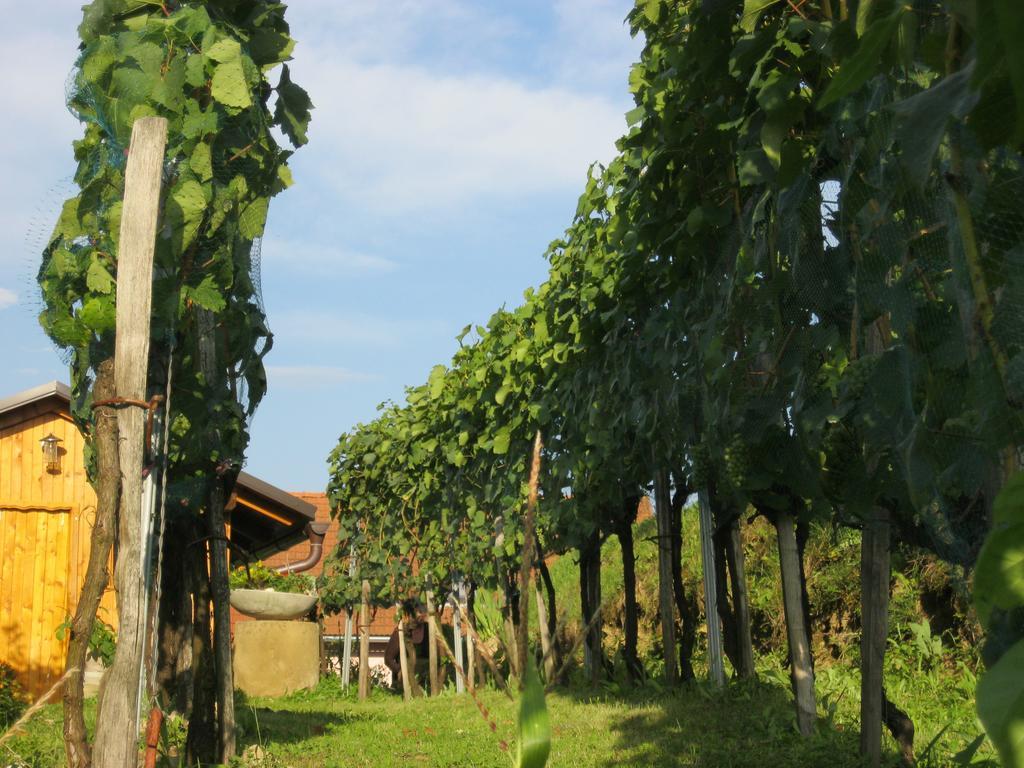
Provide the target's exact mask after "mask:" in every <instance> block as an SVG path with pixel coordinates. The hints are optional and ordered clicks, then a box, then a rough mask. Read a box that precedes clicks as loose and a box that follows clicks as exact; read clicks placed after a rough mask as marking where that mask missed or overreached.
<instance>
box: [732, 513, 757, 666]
mask: <svg viewBox="0 0 1024 768" xmlns="http://www.w3.org/2000/svg"><path fill="white" fill-rule="evenodd" d="M725 552H726V557H727V559H728V561H729V576H730V578H731V586H732V602H733V609H734V610H735V614H736V645H737V650H738V653H737V655H738V661H739V666H738V667H737V670H736V671H737V672H738V673H739V676H740V677H741V678H743V679H750V678H753V677H756V676H757V672H756V671H755V670H754V643H753V641H752V640H751V637H750V594H749V592H748V591H747V563H746V556H745V555H744V552H743V534H742V532H741V530H740V521H739V518H738V517H734V518H733V520H732V522H730V523H729V539H728V541H727V542H726V550H725Z"/></svg>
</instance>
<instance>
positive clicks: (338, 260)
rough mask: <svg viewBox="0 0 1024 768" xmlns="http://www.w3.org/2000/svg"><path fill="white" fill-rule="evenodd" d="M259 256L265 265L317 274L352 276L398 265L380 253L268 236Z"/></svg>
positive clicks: (391, 270)
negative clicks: (261, 256)
mask: <svg viewBox="0 0 1024 768" xmlns="http://www.w3.org/2000/svg"><path fill="white" fill-rule="evenodd" d="M262 255H263V259H264V262H265V263H267V264H274V265H280V266H282V267H284V266H287V267H288V269H290V270H294V269H298V270H301V271H304V272H312V273H316V274H318V275H331V276H335V277H352V276H354V275H361V274H367V273H376V274H381V273H390V272H394V271H395V270H396V269H397V268H398V264H397V263H396V262H394V261H392V260H391V259H386V258H384V257H383V256H375V255H374V254H371V253H363V252H361V251H352V250H348V249H346V248H340V247H338V245H336V244H329V245H324V244H322V243H315V242H311V241H303V240H290V239H282V238H278V237H274V236H273V235H269V236H267V237H266V238H264V240H263V248H262Z"/></svg>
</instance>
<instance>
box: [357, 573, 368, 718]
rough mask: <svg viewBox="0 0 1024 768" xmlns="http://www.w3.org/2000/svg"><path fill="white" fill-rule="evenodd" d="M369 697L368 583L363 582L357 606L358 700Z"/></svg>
mask: <svg viewBox="0 0 1024 768" xmlns="http://www.w3.org/2000/svg"><path fill="white" fill-rule="evenodd" d="M369 695H370V582H369V581H366V580H365V579H364V580H363V595H362V601H361V602H360V605H359V698H360V699H365V698H366V697H367V696H369Z"/></svg>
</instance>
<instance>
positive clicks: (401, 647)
mask: <svg viewBox="0 0 1024 768" xmlns="http://www.w3.org/2000/svg"><path fill="white" fill-rule="evenodd" d="M395 608H397V609H398V610H399V611H401V613H399V619H398V662H399V664H400V665H401V668H402V698H403V699H405V700H406V701H409V700H411V699H412V686H411V685H410V683H409V659H408V658H407V657H406V655H405V611H403V610H402V606H401V605H400V604H398V603H395Z"/></svg>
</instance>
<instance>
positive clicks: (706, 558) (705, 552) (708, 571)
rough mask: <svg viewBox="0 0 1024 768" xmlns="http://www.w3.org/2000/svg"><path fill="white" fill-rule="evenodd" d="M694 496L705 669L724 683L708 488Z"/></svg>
mask: <svg viewBox="0 0 1024 768" xmlns="http://www.w3.org/2000/svg"><path fill="white" fill-rule="evenodd" d="M697 499H698V504H699V507H700V552H701V560H702V561H703V566H704V615H705V616H706V617H707V622H708V667H709V669H708V673H709V676H710V677H711V682H712V683H714V684H715V685H717V686H723V685H725V666H724V664H723V661H722V625H721V624H719V621H718V585H717V584H716V583H715V580H716V572H715V545H714V542H712V540H711V537H712V534H713V532H714V529H715V527H714V523H713V522H712V519H711V505H710V504H709V503H708V494H707V491H699V492H698V493H697Z"/></svg>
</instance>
